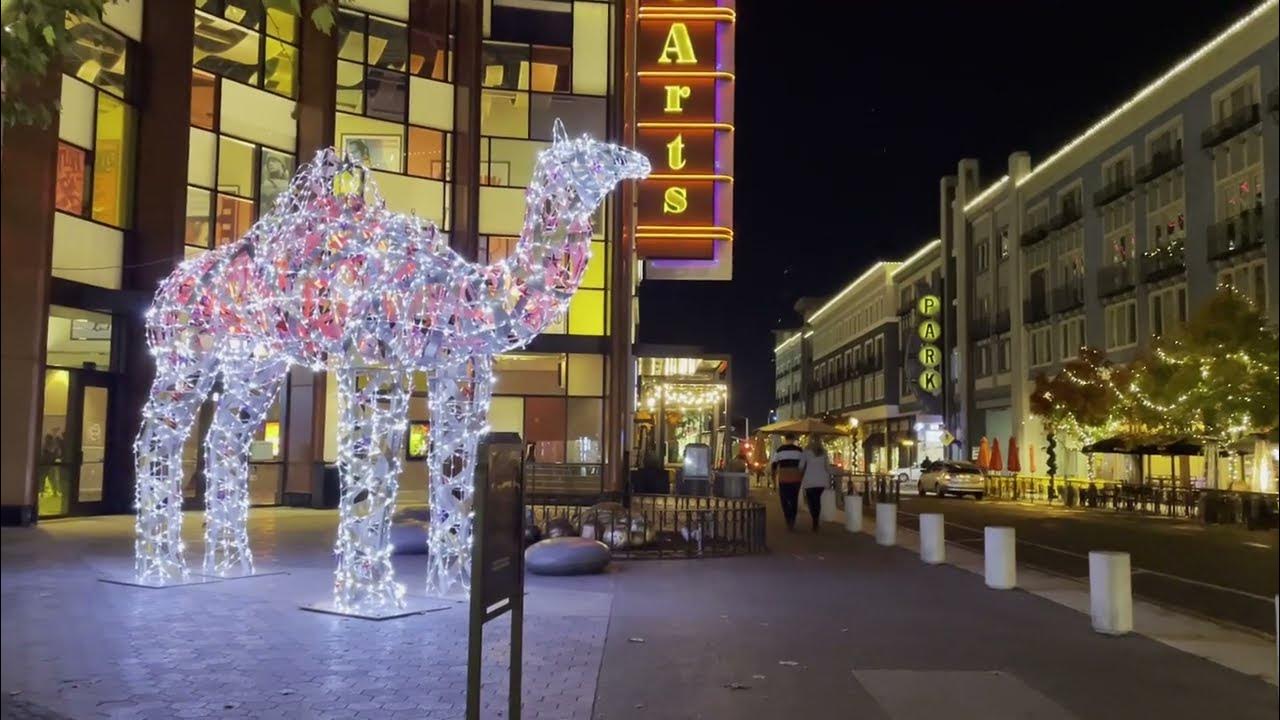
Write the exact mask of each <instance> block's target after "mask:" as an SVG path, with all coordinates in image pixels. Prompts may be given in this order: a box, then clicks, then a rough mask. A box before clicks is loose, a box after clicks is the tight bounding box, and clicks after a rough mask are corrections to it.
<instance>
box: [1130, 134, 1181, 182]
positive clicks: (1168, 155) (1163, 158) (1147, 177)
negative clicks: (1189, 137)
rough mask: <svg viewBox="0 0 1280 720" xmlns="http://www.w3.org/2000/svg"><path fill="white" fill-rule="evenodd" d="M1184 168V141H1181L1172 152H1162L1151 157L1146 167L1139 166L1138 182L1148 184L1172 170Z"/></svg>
mask: <svg viewBox="0 0 1280 720" xmlns="http://www.w3.org/2000/svg"><path fill="white" fill-rule="evenodd" d="M1180 167H1182V141H1181V140H1179V141H1178V142H1177V145H1176V146H1175V147H1174V148H1173V149H1172V150H1160V151H1158V152H1156V153H1153V154H1152V155H1151V159H1150V160H1148V161H1147V163H1146V164H1145V165H1140V166H1138V172H1137V176H1136V177H1137V180H1138V182H1140V183H1147V182H1151V181H1152V180H1155V179H1156V178H1158V177H1160V176H1161V175H1164V174H1165V173H1167V172H1169V171H1170V170H1174V169H1177V168H1180Z"/></svg>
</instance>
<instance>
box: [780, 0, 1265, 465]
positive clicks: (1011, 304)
mask: <svg viewBox="0 0 1280 720" xmlns="http://www.w3.org/2000/svg"><path fill="white" fill-rule="evenodd" d="M1277 6H1278V4H1277V2H1275V0H1268V1H1267V2H1264V3H1262V4H1261V5H1259V6H1258V7H1257V8H1255V9H1254V10H1253V11H1252V12H1250V13H1249V14H1248V15H1246V16H1245V17H1242V18H1240V19H1239V20H1238V21H1237V22H1235V23H1234V24H1232V25H1231V26H1230V27H1229V28H1227V29H1226V30H1225V31H1224V32H1222V33H1221V34H1219V35H1218V36H1216V37H1214V38H1212V39H1210V40H1208V42H1207V43H1206V44H1205V45H1203V46H1201V47H1199V48H1197V49H1195V50H1194V51H1193V52H1191V53H1190V54H1189V55H1188V56H1187V57H1186V58H1185V59H1184V60H1183V61H1182V62H1180V63H1178V64H1177V65H1176V66H1174V67H1173V68H1170V69H1169V70H1168V71H1167V72H1166V73H1165V74H1163V75H1162V76H1161V77H1160V78H1158V79H1156V80H1155V81H1154V82H1152V83H1150V84H1149V85H1147V86H1146V87H1144V88H1142V89H1141V90H1140V91H1138V93H1136V94H1135V95H1134V96H1133V97H1131V98H1129V99H1128V100H1127V101H1125V102H1124V103H1122V104H1121V105H1120V106H1119V107H1117V108H1115V109H1114V110H1112V111H1111V112H1109V113H1108V114H1107V115H1106V116H1105V117H1103V118H1101V119H1100V120H1099V121H1098V122H1096V123H1095V124H1094V125H1092V126H1091V127H1089V128H1088V129H1087V130H1085V131H1084V132H1083V133H1082V134H1080V135H1079V136H1077V137H1075V138H1072V139H1070V140H1069V141H1068V142H1066V143H1065V144H1064V145H1063V146H1061V147H1060V148H1058V149H1057V150H1055V151H1054V152H1052V153H1050V155H1049V156H1048V157H1047V158H1046V159H1044V160H1043V161H1041V162H1038V163H1034V162H1033V160H1032V158H1031V157H1030V156H1029V155H1028V154H1027V153H1024V152H1015V153H1013V154H1011V155H1010V157H1009V161H1008V165H1007V167H1005V168H1001V169H999V170H998V171H997V172H995V173H984V172H983V171H982V169H981V168H980V167H979V164H978V162H977V161H976V160H971V159H966V160H961V161H960V162H959V163H958V166H957V172H956V174H955V175H952V176H947V177H944V178H942V180H941V182H940V186H939V188H940V189H939V204H938V208H939V239H940V248H939V251H938V253H937V262H936V271H937V272H938V274H939V276H938V278H937V281H938V283H937V285H936V286H935V287H936V288H938V291H939V294H940V295H941V297H942V298H943V299H944V309H943V313H942V316H943V318H944V319H943V320H942V332H943V336H944V346H943V347H944V349H945V351H946V352H945V354H946V358H945V360H946V362H945V383H944V384H945V388H944V391H943V394H942V399H943V403H942V406H941V408H939V413H940V415H941V417H940V420H941V424H942V426H943V428H944V430H945V431H946V432H947V433H949V434H951V435H952V436H953V437H954V439H955V442H954V443H952V444H951V445H950V446H949V449H948V452H949V454H950V455H951V456H952V457H956V458H959V457H963V458H971V457H973V456H974V454H975V453H976V451H977V449H978V446H979V443H980V440H981V439H982V438H983V437H987V438H999V439H1000V442H1001V445H1002V446H1006V447H1007V445H1006V443H1007V441H1008V439H1009V438H1011V437H1016V438H1017V440H1018V444H1019V446H1020V447H1021V448H1022V453H1024V456H1023V457H1021V458H1020V464H1021V465H1022V467H1024V468H1029V467H1032V466H1034V459H1033V458H1032V457H1030V455H1028V454H1027V453H1028V448H1031V447H1041V446H1043V444H1044V432H1043V428H1042V427H1041V426H1040V424H1039V421H1038V420H1037V419H1036V418H1034V417H1033V416H1032V415H1031V414H1030V411H1029V407H1028V404H1029V396H1030V392H1031V389H1032V386H1033V383H1034V380H1035V377H1036V375H1038V374H1040V373H1046V374H1051V373H1053V372H1055V371H1056V370H1057V369H1058V368H1059V367H1061V363H1062V362H1064V361H1066V360H1069V359H1071V358H1074V357H1076V356H1077V354H1078V352H1079V350H1080V348H1081V347H1084V346H1093V347H1098V348H1101V349H1103V350H1105V351H1106V353H1107V355H1108V357H1109V358H1110V359H1111V360H1112V361H1114V362H1117V363H1127V362H1131V361H1132V360H1134V359H1135V358H1136V357H1138V356H1139V354H1141V353H1142V352H1144V351H1145V350H1147V349H1148V348H1150V347H1151V344H1152V342H1153V341H1155V340H1157V339H1159V338H1162V337H1166V336H1169V335H1172V334H1176V333H1177V332H1178V331H1179V329H1180V328H1181V326H1182V325H1183V324H1184V323H1186V321H1187V319H1188V318H1189V317H1190V316H1191V315H1192V314H1194V313H1195V311H1196V309H1197V308H1198V307H1199V306H1200V305H1201V304H1202V303H1204V302H1205V301H1206V300H1207V299H1208V298H1209V297H1210V296H1211V295H1212V294H1213V293H1215V292H1216V291H1218V290H1219V289H1220V288H1231V289H1233V290H1234V291H1236V292H1238V293H1240V294H1241V295H1243V296H1244V297H1246V298H1248V299H1249V300H1250V301H1251V302H1253V303H1254V305H1255V306H1256V307H1258V308H1259V309H1260V310H1262V311H1263V312H1264V314H1265V316H1266V317H1267V318H1268V319H1269V320H1270V322H1271V323H1272V325H1275V324H1276V322H1277V317H1278V315H1277V313H1278V312H1280V248H1278V238H1280V229H1278V228H1277V202H1278V201H1277V189H1278V188H1280V141H1278V140H1277V122H1278V120H1280V99H1278V98H1280V90H1278V89H1277V87H1278V86H1280V68H1278V63H1280V43H1278V41H1277V28H1280V11H1278V10H1277ZM909 264H910V263H905V264H904V267H903V268H900V269H899V270H896V271H893V272H892V274H891V279H892V280H894V281H906V282H900V283H899V287H898V291H899V292H902V293H904V295H903V296H902V297H901V298H900V299H899V308H900V309H902V310H906V308H905V301H906V299H907V295H906V294H905V293H908V292H910V288H911V287H912V286H911V283H910V282H909V278H908V277H907V275H906V273H908V272H909V269H908V268H907V267H905V265H909ZM879 267H880V266H879V265H877V266H876V267H873V269H872V271H870V272H872V273H876V272H879V271H878V270H877V269H876V268H879ZM860 280H861V279H860ZM856 284H857V281H855V284H854V285H856ZM850 287H854V286H852V285H851V286H850ZM886 287H887V285H886ZM882 291H885V290H882ZM848 292H850V291H849V288H846V290H845V291H842V292H841V293H840V294H837V295H836V296H835V298H834V299H833V300H832V302H834V303H846V302H847V299H845V298H844V295H845V293H848ZM902 317H906V316H905V315H904V316H902ZM815 320H816V321H818V322H823V321H826V320H828V318H821V317H817V318H815V317H814V316H812V315H810V316H808V317H807V318H806V322H808V323H813V322H814V321H815ZM885 322H888V320H887V319H886V320H885ZM908 329H909V323H908V322H906V321H903V322H901V323H900V327H899V328H898V330H899V339H898V342H897V343H896V348H897V350H896V351H895V353H894V354H889V355H887V356H886V361H888V360H890V359H891V358H893V357H901V358H910V353H909V352H904V348H905V347H906V346H905V345H904V343H905V342H906V341H907V339H908V337H909V333H908ZM814 337H815V338H817V337H818V330H817V328H816V327H815V328H814ZM850 341H851V342H863V340H861V339H860V338H856V337H850ZM796 344H798V343H796ZM783 349H784V348H782V346H781V345H779V350H778V351H776V352H775V354H777V355H778V365H777V367H778V372H779V378H781V374H782V370H781V368H782V367H783V358H782V354H781V351H782V350H783ZM785 350H787V351H788V352H791V353H792V354H795V352H796V351H794V350H792V349H791V348H790V347H788V348H785ZM833 350H834V348H833ZM813 358H814V378H815V382H818V384H819V387H826V388H831V387H836V386H837V385H838V384H841V383H844V382H845V378H846V377H847V375H848V373H849V369H848V364H847V362H846V367H845V369H844V370H843V371H842V370H840V367H839V363H838V362H837V363H834V366H835V370H834V373H835V375H834V376H832V375H831V373H832V372H833V371H832V370H831V369H829V368H830V367H831V366H832V364H833V360H834V359H835V358H834V355H831V354H829V352H828V351H827V349H826V345H825V344H824V346H823V348H822V351H821V352H820V351H819V348H818V347H817V345H816V344H815V346H814V349H813ZM910 371H911V369H910V367H908V366H903V367H901V368H897V369H895V370H891V371H890V372H891V374H894V373H896V374H897V376H898V378H899V383H898V384H897V386H896V387H895V388H892V389H891V391H890V392H887V393H886V397H885V400H884V404H885V405H889V404H890V400H894V401H895V402H894V403H893V404H895V405H897V406H898V410H899V411H901V410H903V409H904V408H905V407H907V406H906V405H905V403H904V398H905V397H906V394H905V393H906V391H907V390H908V385H907V384H902V382H901V379H902V378H910V376H911V375H910ZM877 372H878V371H877ZM819 373H821V375H819ZM819 377H823V378H828V379H827V380H825V381H818V378H819ZM823 382H825V383H826V385H825V386H824V385H823V384H822V383H823ZM779 397H781V396H779ZM834 399H835V403H834V404H833V402H832V395H831V392H830V390H827V393H826V394H823V391H822V390H819V391H818V392H816V393H814V394H813V396H812V397H811V398H809V399H808V400H807V405H806V407H805V408H804V413H805V414H809V415H814V414H823V413H827V412H830V411H831V410H832V409H836V410H840V411H844V410H846V409H847V407H848V401H849V398H848V396H847V395H842V394H840V393H839V392H837V393H835V395H834ZM858 400H860V401H861V402H864V403H865V402H866V400H865V395H864V396H863V397H861V398H858ZM780 407H781V405H780ZM853 409H854V410H857V409H858V408H853ZM779 415H780V416H781V413H779ZM1067 455H1068V457H1067V458H1066V462H1065V463H1060V465H1062V464H1065V467H1064V468H1063V470H1064V471H1065V472H1066V473H1067V474H1077V473H1082V472H1083V471H1082V469H1081V464H1082V461H1081V460H1080V459H1079V458H1077V457H1074V456H1073V455H1072V454H1070V453H1068V454H1067ZM1157 462H1159V461H1157ZM1163 462H1165V463H1166V464H1167V463H1168V461H1163ZM1122 471H1123V470H1122V468H1119V467H1114V468H1107V467H1104V468H1103V469H1102V473H1103V475H1104V476H1105V475H1106V474H1107V473H1112V474H1115V475H1117V476H1118V475H1119V474H1120V473H1121V472H1122ZM1152 472H1154V473H1155V474H1167V475H1170V476H1178V475H1182V476H1186V475H1187V473H1188V472H1192V473H1193V472H1194V470H1193V469H1189V468H1186V467H1182V468H1173V467H1164V468H1153V469H1152Z"/></svg>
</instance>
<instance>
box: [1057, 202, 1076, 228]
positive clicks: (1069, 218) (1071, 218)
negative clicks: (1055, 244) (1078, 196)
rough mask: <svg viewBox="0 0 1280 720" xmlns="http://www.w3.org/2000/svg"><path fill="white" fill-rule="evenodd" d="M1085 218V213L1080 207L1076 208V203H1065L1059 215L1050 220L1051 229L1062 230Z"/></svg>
mask: <svg viewBox="0 0 1280 720" xmlns="http://www.w3.org/2000/svg"><path fill="white" fill-rule="evenodd" d="M1083 217H1084V211H1083V210H1081V209H1080V208H1079V207H1076V204H1075V203H1073V202H1071V203H1064V204H1063V206H1062V209H1061V210H1059V211H1058V214H1057V215H1054V216H1053V217H1051V218H1049V229H1050V230H1061V229H1062V228H1064V227H1066V226H1068V225H1070V224H1071V223H1073V222H1075V221H1077V220H1079V219H1081V218H1083Z"/></svg>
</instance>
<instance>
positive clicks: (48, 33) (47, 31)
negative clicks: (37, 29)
mask: <svg viewBox="0 0 1280 720" xmlns="http://www.w3.org/2000/svg"><path fill="white" fill-rule="evenodd" d="M43 34H44V41H45V42H46V43H49V47H53V44H54V43H55V42H56V41H57V37H56V36H54V34H53V27H52V26H49V25H45V26H44V32H43Z"/></svg>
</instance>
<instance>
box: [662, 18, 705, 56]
mask: <svg viewBox="0 0 1280 720" xmlns="http://www.w3.org/2000/svg"><path fill="white" fill-rule="evenodd" d="M672 55H675V60H674V61H673V60H672V59H671V56H672ZM672 62H675V64H677V65H693V64H695V63H697V62H698V58H697V56H695V55H694V54H693V41H692V40H690V39H689V28H687V27H685V25H684V23H671V29H670V30H668V31H667V40H666V42H664V43H662V54H661V55H659V56H658V63H659V64H661V65H668V64H670V63H672Z"/></svg>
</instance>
